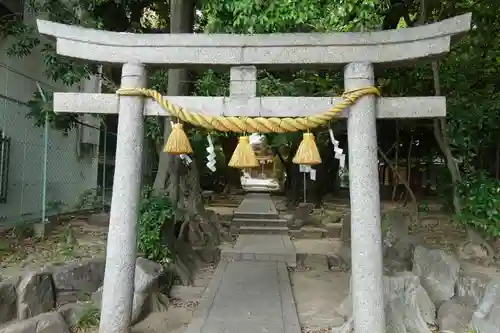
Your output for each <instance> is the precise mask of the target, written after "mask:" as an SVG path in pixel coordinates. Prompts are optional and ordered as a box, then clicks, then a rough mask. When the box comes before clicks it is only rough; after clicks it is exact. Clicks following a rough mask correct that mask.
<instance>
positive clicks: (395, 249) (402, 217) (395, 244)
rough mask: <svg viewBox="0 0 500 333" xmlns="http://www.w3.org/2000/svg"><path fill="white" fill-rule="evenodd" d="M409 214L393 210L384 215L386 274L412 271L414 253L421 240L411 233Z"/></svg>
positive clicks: (383, 232) (383, 235)
mask: <svg viewBox="0 0 500 333" xmlns="http://www.w3.org/2000/svg"><path fill="white" fill-rule="evenodd" d="M407 215H408V214H407V212H405V211H400V210H391V211H388V212H385V213H384V214H383V215H382V219H381V224H382V237H383V256H384V257H383V260H384V272H385V273H386V274H389V275H392V274H394V273H395V272H404V271H407V270H411V267H412V259H413V251H414V249H415V246H416V245H417V244H418V243H419V240H418V239H417V238H416V237H414V236H411V235H410V233H409V222H408V220H409V217H408V216H407Z"/></svg>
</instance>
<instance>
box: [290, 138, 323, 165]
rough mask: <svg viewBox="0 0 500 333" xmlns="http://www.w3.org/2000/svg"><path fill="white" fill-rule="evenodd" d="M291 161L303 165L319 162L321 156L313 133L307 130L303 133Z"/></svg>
mask: <svg viewBox="0 0 500 333" xmlns="http://www.w3.org/2000/svg"><path fill="white" fill-rule="evenodd" d="M292 162H293V163H295V164H303V165H316V164H320V163H321V156H320V155H319V151H318V146H316V141H315V140H314V134H312V133H309V132H307V133H304V135H303V137H302V142H301V143H300V145H299V148H298V149H297V153H296V154H295V156H294V158H293V160H292Z"/></svg>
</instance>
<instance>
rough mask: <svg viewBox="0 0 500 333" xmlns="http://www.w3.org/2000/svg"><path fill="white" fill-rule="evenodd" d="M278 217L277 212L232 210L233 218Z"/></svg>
mask: <svg viewBox="0 0 500 333" xmlns="http://www.w3.org/2000/svg"><path fill="white" fill-rule="evenodd" d="M279 217H280V216H279V214H278V213H276V214H274V213H253V212H238V211H237V210H235V211H234V212H233V219H256V220H275V219H279Z"/></svg>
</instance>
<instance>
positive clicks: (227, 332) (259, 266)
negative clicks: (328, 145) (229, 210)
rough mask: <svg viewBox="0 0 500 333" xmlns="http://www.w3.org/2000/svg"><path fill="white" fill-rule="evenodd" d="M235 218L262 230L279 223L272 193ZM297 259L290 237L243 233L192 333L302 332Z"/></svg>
mask: <svg viewBox="0 0 500 333" xmlns="http://www.w3.org/2000/svg"><path fill="white" fill-rule="evenodd" d="M234 216H235V218H237V219H248V220H249V221H252V223H254V224H255V225H257V226H258V225H265V224H266V223H259V222H266V221H271V220H272V221H275V220H277V219H278V216H277V212H276V207H275V206H274V203H273V202H272V200H271V197H270V196H269V195H268V194H249V195H248V196H247V197H246V198H245V199H244V200H243V202H242V203H241V205H240V206H239V207H238V208H237V209H236V211H235V214H234ZM240 222H241V221H240ZM295 261H296V255H295V247H294V245H293V243H292V242H291V240H290V237H289V236H288V235H284V234H276V235H268V234H266V235H263V234H261V233H260V232H259V231H258V230H257V231H256V234H255V235H252V234H245V235H241V236H240V237H239V238H238V240H237V242H236V244H235V245H234V247H232V248H229V249H223V250H222V259H221V261H220V263H219V265H218V267H217V269H216V271H215V274H214V276H213V278H212V280H211V281H210V284H209V285H208V287H207V289H206V291H205V294H204V296H203V299H202V300H201V302H200V305H199V307H198V309H197V310H196V312H195V314H194V317H193V320H192V321H191V323H190V324H189V326H188V328H187V330H186V333H234V332H238V333H300V332H301V329H300V324H299V320H298V316H297V309H296V306H295V300H294V298H293V294H292V288H291V284H290V278H289V275H288V269H287V264H288V265H289V266H295Z"/></svg>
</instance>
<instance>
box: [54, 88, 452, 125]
mask: <svg viewBox="0 0 500 333" xmlns="http://www.w3.org/2000/svg"><path fill="white" fill-rule="evenodd" d="M168 100H169V101H170V102H172V103H173V104H175V105H178V106H181V107H183V108H185V109H187V110H190V111H192V112H200V113H204V114H208V115H211V116H248V117H257V116H260V117H306V116H311V115H313V114H316V113H318V112H323V111H326V110H328V109H330V108H331V107H332V106H334V105H337V104H338V103H339V102H340V101H341V98H340V97H252V98H237V97H199V96H168ZM117 106H118V96H117V95H116V94H90V93H86V94H84V93H63V92H56V93H54V110H55V111H56V112H59V113H66V112H76V113H85V114H86V113H99V114H101V113H102V114H116V113H117V110H118V109H117ZM144 114H145V115H146V116H169V114H168V113H167V112H166V111H165V110H164V109H163V107H162V106H160V105H159V104H158V103H156V102H155V101H153V100H152V99H147V100H146V101H145V105H144ZM348 114H349V112H348V110H347V109H346V110H344V111H343V112H341V113H340V114H339V117H340V118H347V116H348ZM444 116H446V98H445V97H442V96H437V97H436V96H432V97H380V98H378V99H377V118H380V119H393V118H432V117H444Z"/></svg>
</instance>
